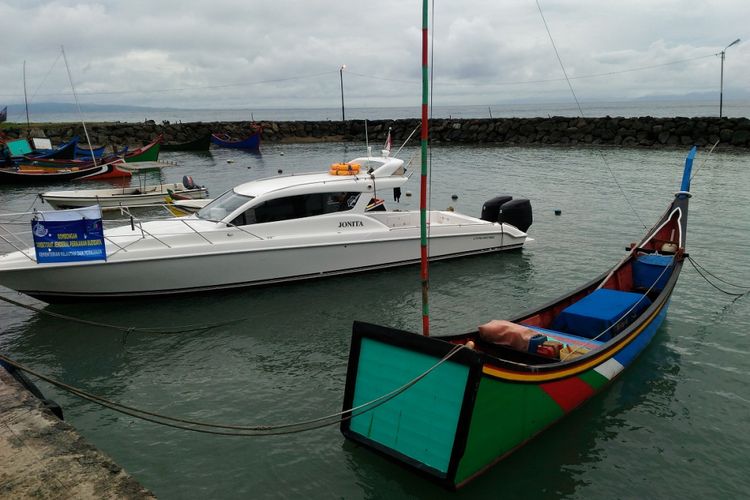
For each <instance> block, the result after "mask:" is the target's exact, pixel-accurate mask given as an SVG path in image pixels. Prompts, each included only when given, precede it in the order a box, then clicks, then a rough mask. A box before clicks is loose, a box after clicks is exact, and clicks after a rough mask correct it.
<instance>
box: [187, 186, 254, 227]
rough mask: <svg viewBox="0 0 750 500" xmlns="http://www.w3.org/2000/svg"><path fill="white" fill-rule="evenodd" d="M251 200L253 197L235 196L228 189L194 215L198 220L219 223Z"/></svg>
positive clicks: (235, 194) (231, 190) (232, 191)
mask: <svg viewBox="0 0 750 500" xmlns="http://www.w3.org/2000/svg"><path fill="white" fill-rule="evenodd" d="M253 198H254V197H253V196H245V195H242V194H237V193H235V192H234V190H233V189H230V190H229V191H227V192H226V193H224V194H222V195H221V196H219V197H218V198H216V199H215V200H214V201H212V202H211V203H209V204H208V205H206V206H205V207H203V208H201V209H200V210H199V211H198V213H197V214H196V215H197V216H198V218H200V219H206V220H213V221H220V220H222V219H223V218H224V217H226V216H227V215H229V214H231V213H232V212H234V211H235V210H237V209H238V208H240V207H241V206H243V205H244V204H245V203H247V202H248V201H250V200H252V199H253Z"/></svg>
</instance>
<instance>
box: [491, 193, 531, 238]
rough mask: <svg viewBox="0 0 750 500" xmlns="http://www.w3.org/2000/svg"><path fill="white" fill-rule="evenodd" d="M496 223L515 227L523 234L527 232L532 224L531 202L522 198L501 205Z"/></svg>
mask: <svg viewBox="0 0 750 500" xmlns="http://www.w3.org/2000/svg"><path fill="white" fill-rule="evenodd" d="M497 221H498V222H501V223H502V222H504V223H506V224H510V225H512V226H516V227H517V228H518V229H520V230H521V231H523V232H524V233H525V232H526V231H528V229H529V227H531V223H532V222H533V218H532V214H531V202H530V201H529V200H527V199H524V198H518V199H516V200H511V201H507V202H505V203H503V204H502V205H501V206H500V213H499V216H498V219H497Z"/></svg>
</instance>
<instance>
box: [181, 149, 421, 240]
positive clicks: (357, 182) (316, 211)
mask: <svg viewBox="0 0 750 500" xmlns="http://www.w3.org/2000/svg"><path fill="white" fill-rule="evenodd" d="M335 165H337V166H348V167H349V170H344V169H342V170H340V171H335V170H333V168H332V170H331V171H330V172H328V173H312V174H297V175H286V176H279V177H273V178H268V179H260V180H256V181H252V182H248V183H245V184H241V185H239V186H237V187H235V188H233V189H230V190H229V191H227V192H225V193H223V194H222V195H221V196H219V197H218V198H216V199H215V200H213V201H212V202H211V203H209V204H208V205H206V206H205V207H204V208H203V209H201V210H200V211H199V212H198V213H197V214H196V216H197V217H198V218H200V219H205V220H209V221H216V222H224V223H226V224H228V225H232V226H246V225H250V224H260V223H266V222H277V221H283V220H291V219H301V218H306V217H313V216H318V215H325V214H332V213H337V212H346V211H354V212H357V213H365V212H370V211H386V210H387V208H386V206H385V202H384V200H383V198H382V197H381V196H382V194H381V191H380V190H381V189H382V190H387V189H393V188H396V187H399V186H401V185H403V184H404V183H405V182H406V181H407V180H408V177H407V176H405V175H404V173H405V169H404V166H403V165H404V162H403V160H399V159H397V158H388V157H364V158H357V159H355V160H352V161H350V162H347V163H341V164H335ZM352 167H354V168H352ZM341 172H345V173H344V174H341Z"/></svg>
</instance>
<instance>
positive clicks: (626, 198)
mask: <svg viewBox="0 0 750 500" xmlns="http://www.w3.org/2000/svg"><path fill="white" fill-rule="evenodd" d="M536 7H537V9H538V10H539V15H540V16H541V18H542V23H543V24H544V29H545V30H547V36H548V37H549V41H550V43H551V44H552V49H553V50H554V51H555V57H557V62H558V63H559V64H560V68H561V69H562V72H563V75H564V76H565V81H566V82H567V83H568V88H569V89H570V93H571V94H573V100H574V101H575V103H576V106H577V107H578V112H579V113H580V114H581V118H585V117H586V115H585V114H584V112H583V107H581V103H580V101H579V100H578V96H577V95H576V91H575V90H574V89H573V84H572V83H570V78H569V77H568V72H567V71H566V70H565V65H564V64H563V62H562V58H561V57H560V53H559V52H558V51H557V45H556V44H555V39H554V38H553V37H552V32H551V31H550V29H549V25H548V24H547V19H546V18H545V17H544V12H543V11H542V6H541V4H540V3H539V0H536ZM599 156H600V157H601V159H602V163H604V166H605V167H607V170H609V175H610V176H612V180H614V181H615V185H616V186H617V189H619V190H620V193H622V196H623V198H625V201H626V202H627V204H628V206H629V207H630V211H631V212H633V215H635V218H636V219H638V222H640V223H641V225H642V226H643V227H644V229H645V228H647V227H648V226H646V223H645V222H643V219H641V216H640V215H638V212H637V211H636V210H635V206H633V203H632V202H631V201H630V198H628V195H627V193H625V190H624V189H623V188H622V186H621V185H620V182H619V181H618V180H617V177H616V176H615V173H614V172H613V171H612V168H611V167H610V166H609V163H607V159H606V158H605V157H604V153H602V152H601V151H599Z"/></svg>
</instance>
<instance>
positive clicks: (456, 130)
mask: <svg viewBox="0 0 750 500" xmlns="http://www.w3.org/2000/svg"><path fill="white" fill-rule="evenodd" d="M257 123H258V124H259V125H261V126H262V127H263V141H264V142H268V143H290V142H326V141H329V142H330V141H349V142H359V143H363V142H364V141H365V123H364V121H362V120H349V121H346V122H341V121H262V122H257ZM250 126H251V123H250V122H196V123H176V124H175V123H172V124H170V123H167V122H164V123H162V124H157V123H154V122H153V121H148V122H145V123H135V124H134V123H119V122H115V123H94V124H90V125H87V128H88V131H89V135H90V137H91V141H92V143H93V144H95V145H104V146H111V147H112V146H114V147H122V146H126V145H127V146H130V147H135V146H141V145H143V144H146V143H148V142H150V141H151V140H153V139H154V138H155V137H156V136H158V135H159V134H163V136H164V140H165V142H167V143H181V142H188V141H190V140H193V139H196V138H198V137H201V136H205V135H207V134H210V133H215V132H226V133H229V134H230V135H232V136H234V137H237V138H243V137H246V136H247V135H249V133H250V132H249V131H250ZM418 126H419V120H418V119H402V120H374V121H368V122H367V135H368V137H369V139H370V143H371V144H382V143H383V141H384V140H385V137H386V135H387V133H388V129H389V128H391V133H392V138H393V143H394V144H401V142H402V141H403V140H405V139H406V138H407V137H408V136H409V134H411V133H412V131H414V130H416V129H417V127H418ZM4 131H5V132H6V134H8V135H9V136H11V137H18V136H20V135H26V134H25V132H26V129H25V127H22V126H21V125H18V126H16V127H12V126H11V127H8V126H6V127H5V129H4ZM28 135H29V136H30V137H49V138H50V139H52V140H53V142H54V143H56V144H57V143H59V142H62V141H65V140H67V139H69V138H71V137H72V136H74V135H79V136H81V137H82V138H83V127H82V126H81V125H80V124H72V123H64V124H37V125H33V124H32V128H31V133H30V134H28ZM430 140H431V142H432V143H433V144H495V145H499V146H518V145H520V146H527V145H559V146H582V145H597V146H598V145H603V146H628V147H646V148H654V147H656V148H658V147H683V146H689V145H698V146H706V145H711V144H713V143H714V142H716V141H717V140H718V141H720V147H727V146H731V147H735V148H742V149H748V148H750V120H748V119H747V118H679V117H678V118H652V117H640V118H620V117H609V116H607V117H603V118H568V117H550V118H494V119H492V118H489V119H434V120H431V121H430ZM418 141H419V131H417V132H416V133H415V134H414V137H413V138H412V144H417V143H418Z"/></svg>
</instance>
